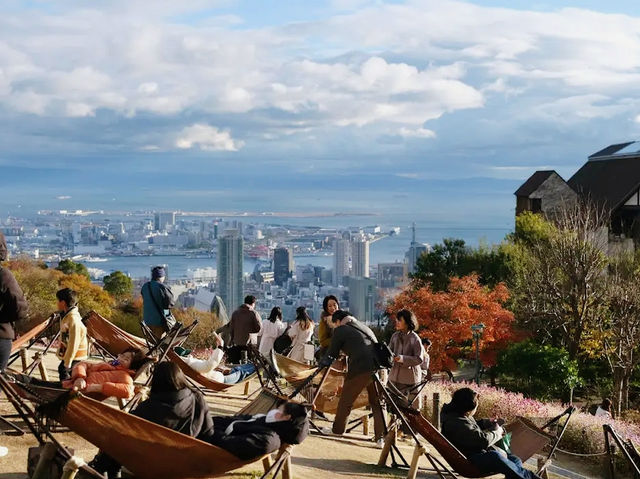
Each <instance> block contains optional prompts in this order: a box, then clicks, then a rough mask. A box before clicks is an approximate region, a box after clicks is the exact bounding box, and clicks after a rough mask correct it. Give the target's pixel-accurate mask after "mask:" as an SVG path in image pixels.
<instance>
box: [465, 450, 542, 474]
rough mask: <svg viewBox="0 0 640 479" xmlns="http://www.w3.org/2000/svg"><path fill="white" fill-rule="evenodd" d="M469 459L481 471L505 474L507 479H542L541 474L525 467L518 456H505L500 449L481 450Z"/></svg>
mask: <svg viewBox="0 0 640 479" xmlns="http://www.w3.org/2000/svg"><path fill="white" fill-rule="evenodd" d="M469 461H470V462H471V463H472V464H474V465H475V466H476V467H477V468H478V469H480V471H481V472H483V473H484V472H486V473H488V472H492V473H494V474H504V477H505V478H506V479H540V476H538V475H536V474H535V473H533V472H531V471H529V470H527V469H525V468H524V467H523V466H522V461H521V460H520V458H519V457H518V456H514V455H513V454H509V455H507V456H505V455H504V454H502V453H500V452H498V451H488V452H481V453H479V454H474V455H473V456H469Z"/></svg>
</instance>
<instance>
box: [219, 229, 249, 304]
mask: <svg viewBox="0 0 640 479" xmlns="http://www.w3.org/2000/svg"><path fill="white" fill-rule="evenodd" d="M242 248H243V241H242V236H240V233H239V232H238V230H235V229H230V230H227V231H225V232H224V233H223V234H222V236H220V237H219V238H218V292H219V293H220V297H221V298H222V301H223V302H224V304H225V305H226V306H227V308H228V310H229V311H233V310H234V309H236V308H237V307H238V306H240V305H241V304H242V302H243V299H244V298H243V295H244V288H243V286H244V285H243V278H242V271H243V270H242V266H243V254H242Z"/></svg>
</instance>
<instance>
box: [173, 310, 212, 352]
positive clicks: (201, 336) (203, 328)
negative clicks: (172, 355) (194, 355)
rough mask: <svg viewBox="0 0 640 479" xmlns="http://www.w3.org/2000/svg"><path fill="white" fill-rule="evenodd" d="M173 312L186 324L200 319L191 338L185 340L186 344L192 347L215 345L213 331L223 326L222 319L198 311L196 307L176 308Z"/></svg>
mask: <svg viewBox="0 0 640 479" xmlns="http://www.w3.org/2000/svg"><path fill="white" fill-rule="evenodd" d="M173 314H174V316H175V318H176V320H177V321H179V322H181V323H182V324H184V325H185V326H188V325H190V324H191V323H193V322H194V321H196V320H197V321H198V325H197V326H196V327H195V329H194V330H193V332H192V333H191V334H190V335H189V338H188V339H187V341H186V342H185V346H186V347H188V348H190V349H199V348H209V347H212V346H213V345H214V341H213V333H214V332H215V330H216V329H218V328H219V327H221V326H222V321H220V320H219V319H217V318H214V316H213V314H211V313H208V312H204V311H198V310H197V309H195V308H186V309H182V310H180V309H175V310H173Z"/></svg>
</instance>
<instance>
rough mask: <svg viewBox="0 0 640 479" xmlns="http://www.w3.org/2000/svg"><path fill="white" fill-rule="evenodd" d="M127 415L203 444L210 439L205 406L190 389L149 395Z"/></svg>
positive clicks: (207, 409)
mask: <svg viewBox="0 0 640 479" xmlns="http://www.w3.org/2000/svg"><path fill="white" fill-rule="evenodd" d="M131 414H133V415H134V416H138V417H141V418H143V419H146V420H147V421H151V422H154V423H156V424H160V425H161V426H164V427H168V428H169V429H173V430H174V431H178V432H181V433H182V434H186V435H187V436H192V437H196V438H198V439H202V440H203V441H208V440H210V438H211V437H212V436H213V420H212V418H211V414H210V413H209V406H208V405H207V402H206V401H205V399H204V396H202V394H200V393H199V392H197V391H194V390H192V389H190V388H184V389H181V390H180V391H176V392H167V393H156V394H153V393H152V394H150V395H149V399H147V400H146V401H144V402H142V403H140V405H139V406H138V407H137V408H135V409H134V410H133V411H131Z"/></svg>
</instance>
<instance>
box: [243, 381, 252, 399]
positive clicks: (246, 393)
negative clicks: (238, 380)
mask: <svg viewBox="0 0 640 479" xmlns="http://www.w3.org/2000/svg"><path fill="white" fill-rule="evenodd" d="M249 386H251V380H249V381H247V382H246V383H244V395H245V396H248V395H249Z"/></svg>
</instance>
